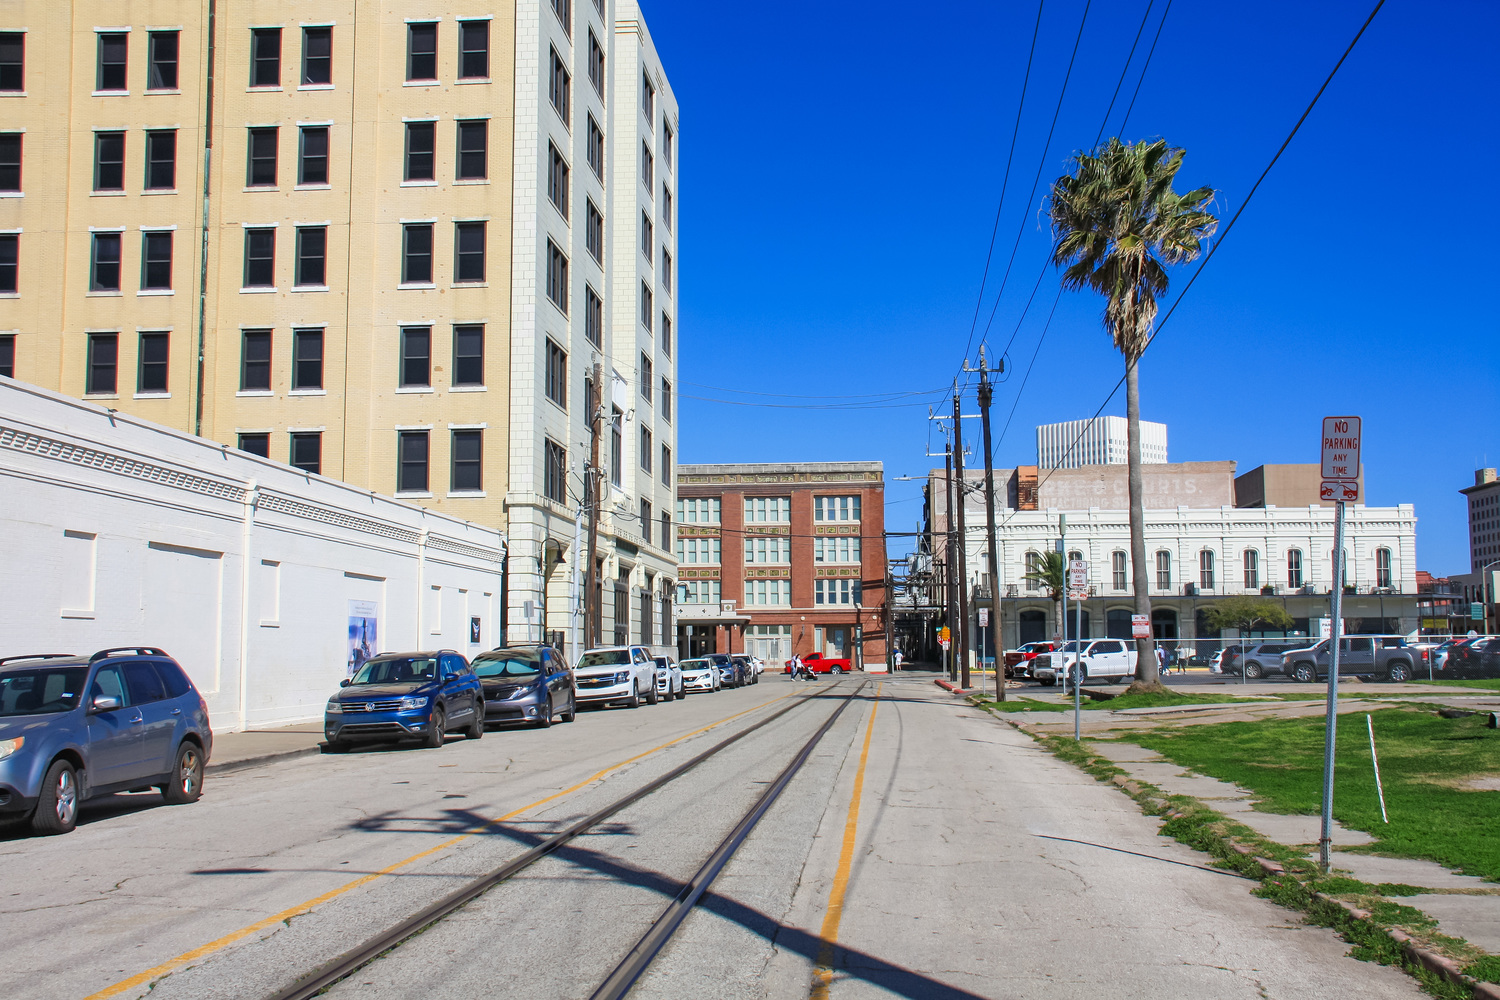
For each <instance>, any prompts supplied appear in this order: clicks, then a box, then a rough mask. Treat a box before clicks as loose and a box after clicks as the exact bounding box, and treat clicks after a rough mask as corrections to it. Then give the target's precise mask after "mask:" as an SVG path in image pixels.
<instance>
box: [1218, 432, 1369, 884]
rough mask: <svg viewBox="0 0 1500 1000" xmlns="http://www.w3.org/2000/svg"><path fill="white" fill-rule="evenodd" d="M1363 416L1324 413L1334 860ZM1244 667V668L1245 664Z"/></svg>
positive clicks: (1329, 826) (1328, 769)
mask: <svg viewBox="0 0 1500 1000" xmlns="http://www.w3.org/2000/svg"><path fill="white" fill-rule="evenodd" d="M1360 436H1361V435H1360V418H1359V417H1324V418H1323V437H1322V445H1323V447H1322V452H1323V484H1322V488H1321V490H1320V491H1319V495H1320V496H1322V497H1323V498H1324V499H1326V500H1333V501H1334V517H1333V600H1332V604H1333V607H1332V609H1331V618H1332V621H1330V622H1329V630H1328V708H1327V721H1326V723H1325V725H1324V730H1323V827H1322V830H1321V832H1320V835H1319V837H1318V863H1319V864H1320V865H1321V866H1322V869H1323V871H1324V872H1325V873H1326V872H1327V871H1328V869H1329V867H1330V866H1331V865H1332V863H1333V857H1332V855H1333V764H1334V751H1335V749H1336V748H1337V741H1338V719H1339V652H1340V649H1339V647H1340V646H1341V645H1342V644H1343V633H1344V507H1345V505H1346V504H1347V503H1348V502H1350V501H1353V500H1358V499H1359V446H1360ZM1241 669H1244V668H1243V667H1241Z"/></svg>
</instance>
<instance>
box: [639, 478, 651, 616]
mask: <svg viewBox="0 0 1500 1000" xmlns="http://www.w3.org/2000/svg"><path fill="white" fill-rule="evenodd" d="M641 537H642V538H644V539H645V540H646V544H648V545H649V544H650V543H651V501H650V500H647V499H646V498H645V497H641ZM647 641H649V640H647Z"/></svg>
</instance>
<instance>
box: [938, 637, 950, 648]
mask: <svg viewBox="0 0 1500 1000" xmlns="http://www.w3.org/2000/svg"><path fill="white" fill-rule="evenodd" d="M938 645H940V646H942V647H943V648H944V649H947V648H948V646H949V645H950V643H949V642H948V640H947V639H939V640H938Z"/></svg>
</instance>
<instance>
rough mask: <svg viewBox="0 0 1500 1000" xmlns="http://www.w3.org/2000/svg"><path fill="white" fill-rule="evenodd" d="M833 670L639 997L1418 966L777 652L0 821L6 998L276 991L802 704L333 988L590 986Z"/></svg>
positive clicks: (770, 758) (1094, 984) (1324, 982)
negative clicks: (387, 745)
mask: <svg viewBox="0 0 1500 1000" xmlns="http://www.w3.org/2000/svg"><path fill="white" fill-rule="evenodd" d="M851 693H855V698H854V701H853V702H852V703H851V704H850V706H849V708H848V710H846V711H845V712H844V713H843V715H842V716H840V717H839V719H838V720H837V722H836V723H835V725H834V726H833V728H832V729H831V730H830V731H829V732H828V733H827V735H826V736H825V737H824V738H823V740H822V741H821V742H820V743H819V744H818V745H817V747H816V748H815V750H814V751H813V753H812V755H811V757H810V758H809V759H808V762H807V764H806V765H805V766H804V767H803V768H802V770H801V771H800V772H798V773H797V775H796V777H795V778H793V780H792V781H791V783H790V785H789V786H788V787H787V790H786V792H785V794H784V795H783V796H782V797H781V798H780V799H779V800H778V801H777V802H776V804H775V805H773V806H772V807H771V810H770V811H769V812H768V813H767V814H766V816H765V817H764V819H763V820H762V821H761V823H760V824H759V826H757V827H756V829H755V830H754V832H752V834H751V835H750V837H749V838H748V839H747V840H746V842H745V843H744V845H743V846H742V847H741V849H740V850H739V851H738V853H737V854H736V855H735V856H734V857H733V859H732V860H731V861H730V862H729V865H728V866H727V867H726V868H725V869H724V871H723V873H722V874H721V875H720V876H719V878H718V880H717V881H716V882H715V883H714V884H713V886H712V887H711V888H710V890H709V892H708V894H707V895H706V896H705V898H704V899H703V901H702V903H701V904H700V906H699V907H698V908H697V909H696V910H694V911H693V913H692V914H691V915H690V916H689V917H688V918H687V920H686V922H685V923H684V924H683V925H682V927H681V929H680V930H679V932H678V933H677V935H676V936H675V937H674V938H673V940H672V941H671V942H670V943H669V944H668V945H667V946H666V948H665V949H664V950H663V951H662V952H661V954H660V955H659V956H658V957H657V960H656V962H655V963H654V965H653V966H652V967H651V968H650V969H649V970H648V971H647V973H646V974H645V976H644V977H643V978H642V979H641V981H640V982H639V983H638V984H637V986H636V988H635V990H634V992H633V993H632V995H633V996H640V997H653V998H656V997H660V998H678V997H684V998H685V997H689V996H691V997H694V998H701V997H704V996H709V997H726V998H729V997H734V998H738V997H776V998H781V997H803V996H817V997H821V996H831V997H839V998H845V997H848V998H854V997H875V996H881V997H889V996H900V997H913V998H916V997H922V998H928V997H935V998H940V1000H946V998H962V997H995V998H999V997H1060V998H1073V997H1079V998H1081V997H1085V996H1088V997H1093V996H1099V995H1106V996H1111V997H1184V998H1187V997H1195V998H1196V997H1202V996H1214V997H1229V998H1234V997H1245V998H1255V997H1272V998H1279V997H1286V998H1292V997H1296V998H1316V997H1343V996H1361V997H1374V998H1387V997H1390V998H1394V997H1418V996H1420V995H1422V994H1421V993H1420V991H1419V990H1418V989H1417V988H1416V986H1415V984H1414V983H1413V982H1412V981H1411V980H1409V979H1407V978H1406V977H1405V976H1403V975H1402V974H1400V973H1398V972H1395V971H1393V970H1390V969H1387V968H1383V967H1380V966H1376V965H1371V964H1368V963H1363V962H1358V961H1355V960H1353V959H1351V958H1348V957H1346V953H1347V951H1348V946H1347V945H1346V944H1345V943H1343V942H1342V941H1340V940H1339V939H1337V938H1336V937H1335V936H1334V935H1332V934H1331V933H1330V932H1328V931H1325V930H1322V929H1318V928H1310V927H1305V926H1302V925H1301V923H1300V921H1299V920H1298V919H1297V917H1296V916H1295V915H1294V914H1292V913H1289V912H1288V911H1285V910H1282V909H1280V908H1278V907H1276V906H1274V905H1272V904H1270V903H1268V902H1266V901H1264V900H1260V899H1257V898H1255V897H1253V896H1252V895H1250V891H1249V890H1250V888H1251V884H1250V883H1248V882H1245V881H1243V880H1240V879H1238V878H1235V877H1232V876H1229V875H1226V874H1223V873H1218V872H1211V871H1206V870H1203V869H1202V868H1200V867H1195V866H1199V865H1204V864H1206V859H1205V858H1204V857H1203V856H1201V855H1197V854H1195V853H1194V852H1192V851H1190V850H1188V849H1187V848H1184V847H1181V846H1180V845H1177V844H1175V843H1174V842H1172V841H1169V840H1166V839H1164V838H1162V837H1160V836H1158V835H1157V829H1158V824H1157V822H1156V820H1154V819H1152V818H1150V817H1145V816H1142V815H1141V814H1140V812H1139V810H1138V808H1137V807H1136V805H1135V804H1134V803H1133V802H1131V801H1130V800H1129V799H1127V798H1126V797H1125V796H1123V795H1122V794H1120V793H1119V792H1118V791H1116V790H1115V789H1113V788H1111V787H1109V786H1106V785H1102V784H1100V783H1098V782H1096V781H1095V780H1094V779H1093V778H1091V777H1089V776H1087V775H1085V774H1082V773H1081V772H1079V771H1077V770H1075V769H1073V768H1072V767H1070V766H1069V765H1066V764H1063V763H1061V762H1059V761H1057V760H1056V759H1055V758H1053V757H1052V756H1051V755H1049V754H1047V753H1045V752H1044V751H1042V750H1040V749H1039V748H1038V747H1037V746H1036V745H1035V744H1034V743H1032V741H1031V740H1030V739H1029V738H1028V737H1026V736H1025V735H1024V734H1021V733H1019V732H1016V731H1015V730H1013V729H1011V728H1010V727H1008V726H1006V725H1005V724H1003V723H1001V722H998V721H997V720H995V719H993V718H991V717H989V716H987V715H984V714H982V713H979V712H977V711H975V710H973V709H971V708H969V707H968V706H967V705H965V704H964V703H963V702H961V701H958V700H956V699H954V698H953V697H952V696H950V695H948V694H946V693H945V692H943V691H941V690H939V689H938V688H937V687H936V686H934V685H933V684H932V683H931V678H930V675H915V674H913V675H901V676H896V677H892V678H885V679H882V678H876V677H870V678H865V677H847V678H844V679H842V680H839V681H832V680H823V681H819V682H817V683H803V682H798V683H793V682H790V681H786V680H784V679H782V678H780V677H773V676H770V675H768V676H767V677H766V678H765V680H764V681H763V682H762V683H761V684H759V685H756V686H753V687H748V688H745V689H742V690H738V691H726V692H721V693H719V694H715V695H695V696H691V697H689V699H688V700H687V701H686V702H675V703H666V704H662V705H657V706H647V707H642V708H640V709H636V710H623V709H616V710H605V711H591V712H586V713H582V714H581V715H580V716H579V719H578V721H576V722H574V723H572V724H571V725H558V726H554V727H553V728H552V729H550V730H542V731H538V730H527V731H498V730H492V731H491V732H490V733H489V734H488V735H487V736H486V737H485V738H484V739H483V740H481V741H478V742H472V741H463V740H461V739H455V740H451V741H450V742H449V743H448V745H447V746H445V747H443V748H442V749H440V750H414V749H411V750H409V749H397V750H373V751H368V752H361V753H354V754H350V755H347V756H335V757H328V756H319V757H301V758H296V759H290V760H285V761H280V762H272V763H268V764H266V765H264V766H258V767H253V768H249V769H246V770H244V771H239V772H235V773H232V774H227V775H222V776H219V777H217V778H214V779H212V780H211V781H210V782H209V783H208V785H207V790H206V793H205V795H204V798H203V800H202V801H201V802H199V803H197V804H195V805H192V806H185V807H164V806H161V805H160V804H159V798H158V797H157V796H156V795H155V794H154V793H145V794H139V795H128V796H118V797H116V800H114V801H112V802H110V803H107V804H105V805H103V806H99V807H94V808H92V809H88V810H86V811H85V814H84V822H83V823H82V824H81V825H80V826H79V828H78V830H77V831H75V832H74V833H73V834H71V835H69V836H65V837H56V838H46V839H38V838H31V837H27V836H23V835H20V834H11V835H8V836H7V837H6V839H3V840H0V859H3V860H0V864H3V866H4V870H5V871H6V873H7V878H6V880H5V884H6V889H7V891H6V892H5V894H4V895H3V897H0V900H3V902H0V934H3V935H4V939H5V940H6V942H7V949H6V951H7V958H8V959H9V961H7V962H6V963H5V964H4V965H3V966H0V996H5V997H15V998H33V997H35V998H43V997H45V998H57V997H103V996H116V997H139V996H144V995H146V994H147V992H148V991H149V992H150V995H151V996H152V997H153V998H156V997H168V998H177V997H184V998H185V997H194V998H198V997H202V998H209V997H236V998H256V997H266V996H270V995H272V994H273V993H274V992H275V991H276V990H278V989H280V988H282V987H284V986H286V985H288V984H289V983H291V982H292V981H294V980H295V979H296V978H297V977H298V976H299V975H301V974H303V973H305V972H307V971H310V970H311V969H312V968H314V967H315V966H317V965H319V964H320V963H322V962H324V961H327V960H328V959H330V958H332V957H334V956H336V955H338V954H339V953H341V952H343V951H344V950H346V949H348V948H351V947H353V946H355V945H356V944H359V943H361V942H362V941H364V940H366V939H368V938H370V937H371V936H373V935H374V934H376V933H378V932H379V931H380V930H382V929H384V928H386V927H388V926H391V925H392V924H394V923H396V922H397V921H399V920H400V919H402V918H403V917H405V916H407V915H409V914H411V913H413V912H415V911H416V910H418V909H420V908H421V907H422V906H424V905H426V904H427V903H429V902H431V901H432V900H434V899H436V898H438V897H440V896H441V895H443V894H444V893H446V892H449V891H451V890H453V889H454V888H457V887H458V886H460V885H462V884H463V883H464V881H465V880H466V879H468V878H471V877H473V876H475V875H477V874H480V873H482V872H486V871H489V870H491V869H493V868H495V867H496V866H498V865H499V864H501V863H503V862H504V861H506V860H508V859H510V858H513V857H515V856H517V855H519V854H521V853H522V852H524V851H525V850H526V849H527V848H529V847H530V846H532V845H533V844H534V843H536V841H537V840H538V839H539V838H540V837H544V836H546V835H547V834H549V833H551V832H553V831H555V830H556V829H558V828H559V827H560V826H562V825H564V824H565V823H566V822H567V821H570V820H573V819H576V818H577V817H579V816H582V815H586V814H588V813H589V812H590V811H591V810H593V809H597V808H599V807H600V806H602V805H603V804H605V803H607V802H609V801H611V800H613V799H615V798H617V797H619V796H620V795H622V794H624V793H626V792H628V791H630V790H632V789H634V788H637V787H639V786H641V785H642V784H644V783H645V782H647V781H649V780H651V779H652V778H654V777H656V776H659V775H661V774H663V773H665V772H667V771H669V770H670V769H671V768H673V767H675V766H677V765H678V764H680V763H681V762H682V761H684V760H686V759H687V758H689V757H690V756H692V755H694V754H697V753H699V752H701V751H702V750H704V749H706V748H708V747H709V746H712V745H713V744H714V743H715V742H717V741H718V740H720V739H723V738H724V737H725V736H727V735H730V734H732V733H734V732H736V731H738V730H740V729H743V728H745V727H748V726H749V725H751V724H752V723H754V722H755V721H758V720H759V719H761V718H764V717H766V716H767V715H769V714H771V713H772V712H774V711H776V710H777V709H779V708H782V707H785V706H787V705H793V707H792V709H791V711H789V712H787V713H786V714H785V715H784V716H782V717H780V718H778V719H776V720H775V721H773V722H771V723H770V724H768V725H767V726H765V727H764V728H763V729H760V730H758V731H757V732H755V733H753V734H751V735H749V736H747V737H745V738H744V739H743V740H741V741H740V742H738V743H736V744H734V745H733V746H732V747H730V748H729V749H727V750H725V751H723V752H722V753H720V754H718V755H717V756H715V757H713V758H711V759H710V760H708V761H706V762H704V763H703V764H702V765H700V766H699V767H698V768H697V769H696V770H694V771H692V772H690V773H688V774H687V775H685V776H683V777H682V778H680V779H678V780H677V781H675V782H673V783H671V784H669V785H667V786H665V787H664V788H662V789H660V790H659V791H657V792H654V793H652V794H651V795H649V796H647V797H646V798H643V799H641V800H640V801H638V802H636V803H634V804H633V805H630V806H628V807H626V808H625V809H624V810H623V811H621V812H620V813H618V814H617V815H615V816H614V817H612V818H611V819H610V820H609V821H607V822H606V823H605V824H603V825H602V826H600V827H597V828H596V829H595V830H594V831H592V832H591V833H590V834H588V835H586V836H583V837H579V838H578V839H576V840H574V841H572V842H571V843H570V844H568V845H567V846H566V847H564V848H563V849H562V850H561V851H559V852H558V853H557V854H555V855H553V856H551V857H549V858H546V859H544V860H542V861H541V862H539V863H537V864H536V865H534V866H532V867H531V868H529V869H527V870H526V871H524V872H523V873H522V874H521V875H519V876H518V877H516V878H514V879H512V880H511V881H509V882H507V883H505V884H504V885H501V886H499V887H497V888H495V889H493V890H491V891H490V892H489V893H487V894H485V895H484V896H481V897H479V898H478V899H476V900H474V901H472V902H470V903H469V904H468V905H466V906H465V907H464V908H463V909H461V910H460V911H458V912H457V913H455V914H453V915H452V916H450V917H449V918H447V919H445V920H444V921H442V922H440V923H438V924H436V925H434V926H433V927H431V928H429V929H428V930H426V931H425V932H423V933H422V934H420V935H418V936H416V937H414V938H412V939H410V940H409V941H408V942H407V943H405V944H404V945H402V946H400V947H399V948H396V949H395V950H393V951H391V952H389V953H388V954H386V955H385V956H384V957H382V958H380V959H377V960H376V961H374V962H372V963H370V964H369V965H367V966H365V967H364V968H363V969H361V970H359V971H358V972H356V973H355V974H354V975H353V976H351V977H349V978H347V979H345V980H344V981H343V982H341V983H339V984H338V985H337V986H335V987H334V988H333V989H332V990H331V995H334V996H369V997H380V998H405V997H424V998H434V997H435V998H446V997H453V998H460V997H462V998H465V1000H467V998H471V997H474V996H517V997H528V998H530V997H537V998H552V997H558V998H562V997H586V996H588V995H590V993H591V992H592V991H593V989H594V987H595V986H596V985H597V984H598V983H599V982H600V981H602V979H603V978H604V976H606V975H607V974H608V973H609V972H610V970H611V969H613V968H614V966H615V965H616V964H617V963H618V962H619V961H620V959H621V958H622V957H623V956H624V954H625V952H626V951H627V950H628V949H629V948H630V947H631V945H632V944H634V943H635V941H636V940H637V938H638V937H639V936H640V935H641V933H643V932H644V931H645V929H646V928H647V927H648V926H649V925H650V923H651V922H652V920H654V919H655V918H656V917H657V915H658V914H660V913H661V912H662V910H663V908H664V907H665V906H666V905H667V904H668V902H669V901H670V900H671V898H672V897H673V896H674V895H675V894H676V893H677V892H678V890H679V888H680V886H681V883H682V882H683V880H685V879H686V878H688V877H689V876H690V875H691V874H692V873H693V872H694V871H695V870H696V869H697V867H698V866H699V864H701V862H702V861H703V859H704V858H705V857H707V855H708V854H709V853H710V852H711V851H712V850H713V848H714V847H715V846H717V845H718V843H719V842H720V841H721V840H722V839H723V837H724V836H725V834H726V833H727V832H728V831H729V830H730V828H731V827H733V826H734V824H735V823H736V821H737V820H738V819H739V818H740V816H741V815H742V814H743V813H744V812H745V810H746V809H747V808H748V807H749V806H750V804H751V803H752V802H753V801H754V800H755V798H756V797H757V796H758V795H759V794H760V792H761V790H762V789H763V788H764V787H765V786H766V783H767V782H769V781H771V780H772V779H773V778H774V777H775V776H776V774H777V773H779V772H780V771H781V770H782V768H784V767H785V766H786V765H787V763H788V762H789V761H790V760H791V759H792V758H793V756H794V755H795V754H796V753H797V751H798V750H799V749H800V748H801V747H802V745H803V744H804V743H805V742H806V741H807V740H808V738H809V737H810V736H811V735H812V733H813V732H814V731H815V730H816V729H817V728H818V726H820V725H821V724H822V723H823V721H824V720H826V719H827V718H828V717H829V715H830V714H831V713H832V712H833V711H834V709H835V708H836V707H837V704H838V703H839V701H841V700H842V696H844V695H848V694H851ZM804 696H811V697H805V698H804ZM794 703H795V704H794ZM741 713H743V714H741ZM872 715H873V719H872ZM715 723H717V725H715ZM710 726H712V727H713V728H709V729H707V730H706V731H702V732H699V730H703V729H704V727H710ZM674 741H675V742H674ZM616 765H620V766H616ZM601 772H607V773H603V774H601ZM857 784H858V785H859V786H860V788H861V793H860V795H859V797H858V810H857V813H856V812H855V811H854V810H853V809H852V808H851V807H852V806H853V805H854V798H853V791H854V789H855V787H856V785H857ZM1124 851H1133V852H1137V853H1135V854H1129V853H1123V852H1124ZM1142 855H1144V856H1142ZM832 941H836V942H837V944H836V946H834V945H832V944H831V943H830V942H832Z"/></svg>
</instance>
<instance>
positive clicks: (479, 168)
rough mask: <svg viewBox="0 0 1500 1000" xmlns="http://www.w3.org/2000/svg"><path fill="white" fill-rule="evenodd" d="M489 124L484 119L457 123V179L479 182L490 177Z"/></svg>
mask: <svg viewBox="0 0 1500 1000" xmlns="http://www.w3.org/2000/svg"><path fill="white" fill-rule="evenodd" d="M489 133H490V123H489V122H488V121H485V120H484V119H479V120H478V121H467V122H459V123H458V164H457V166H458V171H457V174H458V179H459V180H461V181H480V180H484V179H485V178H486V177H488V176H489V175H490V166H489Z"/></svg>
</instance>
